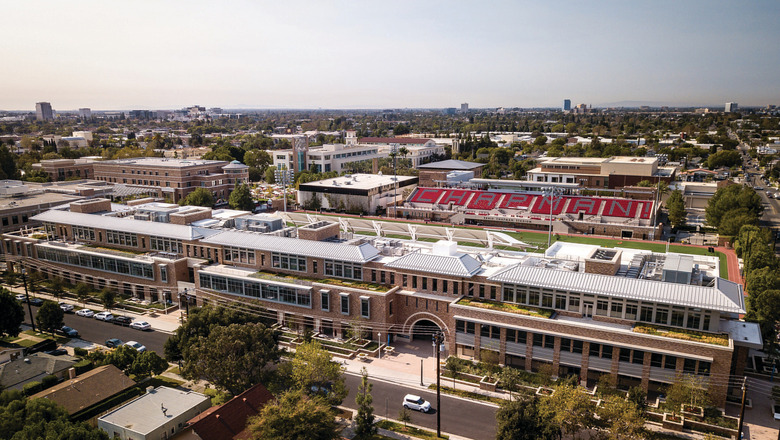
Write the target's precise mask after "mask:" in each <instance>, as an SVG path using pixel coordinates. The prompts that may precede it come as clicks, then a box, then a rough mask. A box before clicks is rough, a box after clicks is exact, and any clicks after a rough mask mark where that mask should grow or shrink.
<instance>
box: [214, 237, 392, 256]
mask: <svg viewBox="0 0 780 440" xmlns="http://www.w3.org/2000/svg"><path fill="white" fill-rule="evenodd" d="M202 241H203V243H210V244H219V245H223V246H235V247H242V248H247V249H257V250H263V251H269V252H281V253H285V254H292V255H303V256H306V257H314V258H324V259H328V260H339V261H347V262H351V263H365V262H367V261H370V260H372V259H374V258H375V257H376V256H377V255H379V251H378V250H377V248H375V247H374V246H373V245H371V244H370V243H363V244H359V245H357V246H356V245H352V244H343V243H329V242H325V241H312V240H301V239H297V238H288V237H277V236H274V235H262V234H255V233H252V232H242V231H222V232H220V233H218V234H216V235H213V236H211V237H208V238H205V239H203V240H202Z"/></svg>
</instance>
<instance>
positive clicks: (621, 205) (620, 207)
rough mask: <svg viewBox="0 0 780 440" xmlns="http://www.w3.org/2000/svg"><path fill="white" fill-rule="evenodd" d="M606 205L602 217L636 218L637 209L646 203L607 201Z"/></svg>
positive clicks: (621, 200) (622, 200) (619, 200)
mask: <svg viewBox="0 0 780 440" xmlns="http://www.w3.org/2000/svg"><path fill="white" fill-rule="evenodd" d="M604 203H605V205H604V210H603V211H601V215H602V216H604V217H622V218H634V217H636V210H637V208H638V207H639V205H640V204H642V203H644V202H641V201H638V200H625V199H606V200H605V201H604Z"/></svg>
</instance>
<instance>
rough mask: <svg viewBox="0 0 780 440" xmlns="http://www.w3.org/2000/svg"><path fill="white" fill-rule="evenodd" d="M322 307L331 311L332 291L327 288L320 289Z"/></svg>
mask: <svg viewBox="0 0 780 440" xmlns="http://www.w3.org/2000/svg"><path fill="white" fill-rule="evenodd" d="M320 308H321V309H322V310H323V311H326V312H328V311H330V292H328V291H327V290H320Z"/></svg>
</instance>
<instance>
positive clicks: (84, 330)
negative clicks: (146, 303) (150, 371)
mask: <svg viewBox="0 0 780 440" xmlns="http://www.w3.org/2000/svg"><path fill="white" fill-rule="evenodd" d="M23 305H24V313H25V321H24V322H25V323H26V324H28V325H29V324H30V320H29V318H28V317H27V304H23ZM37 313H38V308H37V307H35V306H33V314H37ZM65 325H67V326H68V327H72V328H74V329H76V330H78V332H79V334H81V339H83V340H85V341H89V342H93V343H95V344H101V345H102V344H104V343H105V342H106V339H111V338H119V339H121V340H122V342H127V341H138V342H140V343H141V344H143V345H145V346H146V348H147V349H149V350H152V351H155V352H157V354H159V355H160V356H163V344H165V341H167V340H168V337H169V336H170V335H168V334H166V333H163V332H158V331H154V330H152V331H145V332H142V331H139V330H133V329H131V328H129V327H123V326H121V325H115V324H111V323H109V322H103V321H98V320H97V319H94V318H85V317H83V316H76V315H75V314H73V313H66V314H65Z"/></svg>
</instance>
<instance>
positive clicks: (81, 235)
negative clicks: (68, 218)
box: [13, 217, 95, 241]
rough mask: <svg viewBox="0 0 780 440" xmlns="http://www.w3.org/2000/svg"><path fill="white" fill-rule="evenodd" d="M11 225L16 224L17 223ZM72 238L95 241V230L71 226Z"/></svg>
mask: <svg viewBox="0 0 780 440" xmlns="http://www.w3.org/2000/svg"><path fill="white" fill-rule="evenodd" d="M14 218H15V217H14ZM13 223H14V224H16V223H18V222H13ZM73 236H74V237H76V238H78V239H79V240H85V241H95V230H94V229H93V228H87V227H83V226H73Z"/></svg>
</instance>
